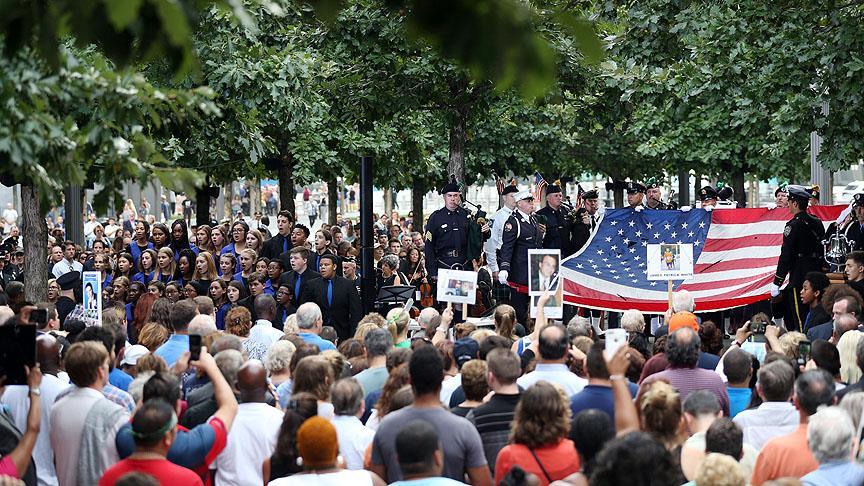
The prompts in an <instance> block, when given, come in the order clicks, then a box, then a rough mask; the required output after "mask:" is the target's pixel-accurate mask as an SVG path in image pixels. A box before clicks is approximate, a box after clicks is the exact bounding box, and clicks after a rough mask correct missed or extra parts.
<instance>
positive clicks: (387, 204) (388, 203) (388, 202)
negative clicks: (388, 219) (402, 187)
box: [383, 187, 393, 216]
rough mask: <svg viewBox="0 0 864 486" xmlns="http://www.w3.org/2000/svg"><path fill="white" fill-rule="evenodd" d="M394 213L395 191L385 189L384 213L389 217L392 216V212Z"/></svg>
mask: <svg viewBox="0 0 864 486" xmlns="http://www.w3.org/2000/svg"><path fill="white" fill-rule="evenodd" d="M392 211H393V189H390V188H389V187H385V188H384V213H383V214H386V215H387V216H390V212H392Z"/></svg>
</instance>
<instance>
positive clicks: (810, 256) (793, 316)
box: [774, 211, 825, 331]
mask: <svg viewBox="0 0 864 486" xmlns="http://www.w3.org/2000/svg"><path fill="white" fill-rule="evenodd" d="M824 238H825V227H824V226H823V225H822V221H821V220H820V219H819V218H817V217H816V216H813V215H811V214H809V213H807V212H806V211H801V212H800V213H798V214H796V215H795V216H793V217H792V219H790V220H789V222H787V223H786V228H784V229H783V246H782V247H781V248H780V258H779V259H778V260H777V273H776V275H774V284H776V285H777V286H780V285H783V281H784V280H786V275H787V274H788V275H789V285H787V286H786V289H784V291H783V301H784V315H783V321H784V324H785V325H786V329H788V330H790V331H799V330H801V329H803V324H804V319H803V318H804V316H802V313H803V312H804V310H805V309H801V302H800V296H799V292H800V291H801V285H802V284H803V283H804V276H805V275H807V272H817V271H822V265H823V263H824V262H823V260H822V257H823V252H824V247H823V246H822V240H823V239H824ZM805 315H806V314H805Z"/></svg>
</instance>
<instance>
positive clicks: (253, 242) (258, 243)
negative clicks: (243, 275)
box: [246, 229, 264, 253]
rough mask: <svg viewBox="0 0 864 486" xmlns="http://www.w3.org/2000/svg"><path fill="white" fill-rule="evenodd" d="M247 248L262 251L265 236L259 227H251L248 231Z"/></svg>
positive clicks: (256, 251) (257, 251)
mask: <svg viewBox="0 0 864 486" xmlns="http://www.w3.org/2000/svg"><path fill="white" fill-rule="evenodd" d="M246 248H247V249H249V250H255V253H261V249H262V248H264V236H263V235H262V234H261V232H260V231H258V230H257V229H250V230H249V232H247V233H246Z"/></svg>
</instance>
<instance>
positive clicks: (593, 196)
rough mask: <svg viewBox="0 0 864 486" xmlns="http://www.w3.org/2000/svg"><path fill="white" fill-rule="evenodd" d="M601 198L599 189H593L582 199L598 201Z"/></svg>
mask: <svg viewBox="0 0 864 486" xmlns="http://www.w3.org/2000/svg"><path fill="white" fill-rule="evenodd" d="M598 197H600V193H598V192H597V189H591V190H588V191H585V192H583V193H582V199H597V198H598Z"/></svg>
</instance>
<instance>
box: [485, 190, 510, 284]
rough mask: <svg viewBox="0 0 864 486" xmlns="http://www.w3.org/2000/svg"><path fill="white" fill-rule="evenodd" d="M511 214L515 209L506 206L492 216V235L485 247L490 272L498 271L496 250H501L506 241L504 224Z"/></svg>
mask: <svg viewBox="0 0 864 486" xmlns="http://www.w3.org/2000/svg"><path fill="white" fill-rule="evenodd" d="M511 214H513V210H512V209H510V208H508V207H507V206H504V207H502V208H501V209H499V210H498V211H496V212H495V215H494V216H492V236H490V237H489V239H488V240H486V244H485V248H484V250H485V251H486V264H487V265H488V266H489V271H490V272H497V271H498V255H497V254H496V253H495V252H496V251H497V250H500V249H501V245H502V244H503V243H504V224H505V223H507V220H508V219H509V218H510V215H511Z"/></svg>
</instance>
